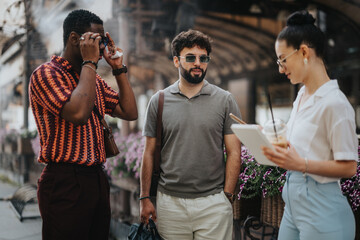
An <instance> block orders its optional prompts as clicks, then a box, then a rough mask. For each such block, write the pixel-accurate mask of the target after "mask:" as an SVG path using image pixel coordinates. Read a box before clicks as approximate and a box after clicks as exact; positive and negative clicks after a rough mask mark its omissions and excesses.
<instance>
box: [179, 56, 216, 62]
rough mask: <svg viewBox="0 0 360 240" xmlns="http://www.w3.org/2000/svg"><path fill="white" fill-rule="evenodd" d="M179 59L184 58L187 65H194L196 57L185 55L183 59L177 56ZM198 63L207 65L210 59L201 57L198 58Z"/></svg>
mask: <svg viewBox="0 0 360 240" xmlns="http://www.w3.org/2000/svg"><path fill="white" fill-rule="evenodd" d="M178 57H179V58H185V62H188V63H194V62H195V61H196V58H197V56H195V55H187V56H185V57H183V56H178ZM199 58H200V63H209V62H210V59H211V58H210V57H209V56H207V55H201V56H200V57H199Z"/></svg>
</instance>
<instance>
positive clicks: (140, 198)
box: [139, 196, 150, 201]
mask: <svg viewBox="0 0 360 240" xmlns="http://www.w3.org/2000/svg"><path fill="white" fill-rule="evenodd" d="M147 198H149V199H150V196H146V197H139V200H140V201H141V200H144V199H147Z"/></svg>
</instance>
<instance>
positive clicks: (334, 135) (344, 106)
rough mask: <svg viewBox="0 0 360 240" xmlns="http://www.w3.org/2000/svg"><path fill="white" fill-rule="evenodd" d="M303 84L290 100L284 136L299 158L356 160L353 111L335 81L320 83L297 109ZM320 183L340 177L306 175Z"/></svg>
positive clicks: (356, 144) (356, 145) (356, 147)
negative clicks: (289, 113)
mask: <svg viewBox="0 0 360 240" xmlns="http://www.w3.org/2000/svg"><path fill="white" fill-rule="evenodd" d="M304 91H305V86H303V87H302V88H301V89H300V90H299V92H298V95H297V97H296V100H295V102H294V103H293V109H292V112H291V115H290V119H289V122H288V124H287V127H288V131H287V139H288V141H289V142H290V144H292V145H293V146H294V147H295V149H296V151H297V152H298V153H299V155H300V156H301V157H304V158H305V157H306V158H308V159H310V160H316V161H330V160H356V161H357V160H358V152H357V149H358V139H357V136H356V126H355V112H354V109H353V107H352V106H351V105H350V103H349V101H348V100H347V98H346V96H345V95H344V94H343V93H342V92H341V90H340V89H339V85H338V82H337V80H331V81H329V82H327V83H325V84H323V85H322V86H321V87H320V88H319V89H317V90H316V92H315V93H314V94H313V95H312V96H311V97H310V98H309V99H308V100H307V101H306V102H305V103H304V104H303V105H302V106H301V107H300V109H298V105H299V102H300V99H301V96H302V95H303V94H304ZM309 176H311V177H313V178H314V179H315V180H316V181H318V182H320V183H327V182H333V181H338V180H340V178H330V177H323V176H318V175H314V174H309Z"/></svg>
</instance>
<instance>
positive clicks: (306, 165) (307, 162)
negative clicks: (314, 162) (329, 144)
mask: <svg viewBox="0 0 360 240" xmlns="http://www.w3.org/2000/svg"><path fill="white" fill-rule="evenodd" d="M308 164H309V160H308V159H307V157H305V171H304V172H303V176H304V177H305V176H306V175H307V174H306V173H307V171H308Z"/></svg>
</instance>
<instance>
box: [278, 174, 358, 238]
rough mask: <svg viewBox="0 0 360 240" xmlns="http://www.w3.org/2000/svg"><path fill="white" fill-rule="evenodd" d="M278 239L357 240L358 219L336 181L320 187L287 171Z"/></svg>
mask: <svg viewBox="0 0 360 240" xmlns="http://www.w3.org/2000/svg"><path fill="white" fill-rule="evenodd" d="M282 198H283V200H284V202H285V211H284V215H283V218H282V220H281V224H280V230H279V237H278V239H279V240H298V239H301V240H310V239H316V240H354V238H355V218H354V215H353V212H352V210H351V208H350V205H349V203H348V202H347V199H346V197H344V196H343V195H342V193H341V189H340V186H339V184H338V183H337V182H332V183H325V184H321V183H318V182H316V181H315V180H314V179H313V178H311V177H309V176H305V177H304V176H303V174H302V173H299V172H293V171H288V174H287V180H286V183H285V186H284V188H283V192H282Z"/></svg>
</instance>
